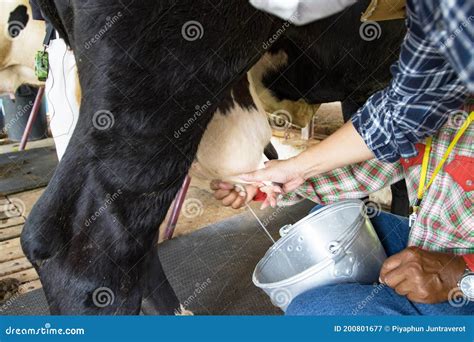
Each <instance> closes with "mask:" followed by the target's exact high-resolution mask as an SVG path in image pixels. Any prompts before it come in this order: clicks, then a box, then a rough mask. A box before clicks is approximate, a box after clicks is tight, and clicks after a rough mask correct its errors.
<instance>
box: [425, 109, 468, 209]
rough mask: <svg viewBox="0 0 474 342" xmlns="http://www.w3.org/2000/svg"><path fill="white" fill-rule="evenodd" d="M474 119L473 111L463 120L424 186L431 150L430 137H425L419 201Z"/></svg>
mask: <svg viewBox="0 0 474 342" xmlns="http://www.w3.org/2000/svg"><path fill="white" fill-rule="evenodd" d="M473 121H474V112H472V113H471V114H470V115H469V116H468V117H467V119H466V121H464V123H463V125H462V126H461V128H460V129H459V131H458V132H457V133H456V136H455V137H454V139H453V141H452V142H451V144H449V147H448V149H447V150H446V152H445V153H444V155H443V158H441V161H440V162H439V164H438V166H436V168H435V170H434V171H433V174H432V175H431V178H430V181H429V182H428V184H427V185H426V186H425V182H426V176H427V174H428V161H429V156H430V152H431V144H432V138H431V137H430V138H428V139H426V148H425V154H424V156H423V165H422V167H421V178H420V185H419V187H418V200H419V201H421V199H422V198H423V195H424V193H425V192H426V191H427V190H428V189H429V188H430V186H431V185H432V184H433V182H434V180H435V178H436V176H437V175H438V173H439V171H441V169H442V168H443V166H444V164H446V161H447V160H448V157H449V155H450V154H451V152H452V151H453V149H454V147H455V146H456V144H457V143H458V141H459V139H461V137H462V136H463V134H464V133H465V132H466V130H467V129H468V128H469V126H470V125H471V123H472V122H473Z"/></svg>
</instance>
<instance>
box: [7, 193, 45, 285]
mask: <svg viewBox="0 0 474 342" xmlns="http://www.w3.org/2000/svg"><path fill="white" fill-rule="evenodd" d="M25 216H26V212H25V203H24V202H23V201H22V200H20V199H19V198H17V197H16V195H11V196H7V197H1V198H0V280H2V279H5V278H15V279H18V280H19V281H20V283H21V285H20V293H25V292H29V291H32V290H35V289H38V288H40V287H41V283H40V281H39V277H38V274H37V273H36V271H35V269H34V268H33V266H32V265H31V264H30V262H29V261H28V260H27V259H26V257H25V255H24V254H23V251H22V249H21V245H20V234H21V231H22V229H23V225H24V223H25Z"/></svg>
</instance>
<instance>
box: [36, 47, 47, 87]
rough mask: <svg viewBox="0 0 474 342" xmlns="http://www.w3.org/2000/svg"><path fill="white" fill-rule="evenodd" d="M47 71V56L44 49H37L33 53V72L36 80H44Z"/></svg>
mask: <svg viewBox="0 0 474 342" xmlns="http://www.w3.org/2000/svg"><path fill="white" fill-rule="evenodd" d="M48 72H49V57H48V53H47V52H46V51H37V52H36V55H35V74H36V77H38V80H40V81H41V82H45V81H46V79H47V78H48Z"/></svg>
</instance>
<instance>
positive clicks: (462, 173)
mask: <svg viewBox="0 0 474 342" xmlns="http://www.w3.org/2000/svg"><path fill="white" fill-rule="evenodd" d="M471 107H472V108H469V110H470V111H473V110H474V105H473V106H471ZM466 117H467V114H466V113H461V112H458V115H454V116H452V117H451V118H450V119H449V120H448V122H447V123H446V124H445V125H444V126H443V127H442V129H440V131H439V132H438V133H437V134H436V135H435V136H434V137H433V145H432V151H431V155H430V161H429V168H428V175H427V179H428V180H429V179H430V177H431V174H432V172H433V170H434V169H435V167H436V166H437V165H438V163H439V162H440V160H441V158H442V156H443V154H444V153H445V151H446V149H447V148H448V146H449V144H450V143H451V141H452V140H453V139H454V136H455V135H456V133H457V131H458V129H459V127H460V125H461V124H462V122H463V120H464V119H465V118H466ZM417 150H418V155H417V156H415V157H413V158H409V159H407V158H404V159H402V160H400V161H398V162H395V163H386V162H381V161H379V160H377V159H373V160H370V161H367V162H363V163H360V164H356V165H353V166H349V167H344V168H340V169H336V170H334V171H332V172H328V173H326V174H323V175H321V176H318V177H317V178H312V179H309V180H308V181H307V182H306V183H305V184H304V185H303V186H301V187H300V188H298V189H297V191H296V192H294V193H289V194H286V195H285V196H283V198H282V199H280V201H279V205H290V204H293V203H295V202H297V201H300V200H302V199H304V198H308V199H310V200H312V201H314V202H316V203H322V204H328V203H331V202H337V201H340V200H342V199H353V198H362V197H365V196H367V195H368V194H370V193H372V192H375V191H377V190H380V189H382V188H384V187H386V186H388V185H389V184H392V183H395V182H397V181H399V180H401V179H403V178H405V180H406V182H407V187H408V193H409V198H410V203H411V204H412V205H413V204H414V203H415V202H416V198H417V190H418V185H419V182H420V175H421V164H422V160H423V154H424V145H422V144H418V145H417ZM473 208H474V124H471V126H470V127H469V128H468V129H467V131H466V132H465V133H464V135H463V136H462V138H461V139H460V140H459V142H458V143H457V144H456V146H455V148H454V150H453V151H452V153H451V155H450V156H449V158H448V160H447V162H446V164H445V166H444V167H443V170H442V171H440V173H439V174H438V176H437V177H436V179H435V181H434V183H433V185H432V186H431V187H430V188H429V190H428V191H427V192H426V193H425V195H424V198H423V202H422V204H421V208H420V211H419V214H418V218H417V220H416V222H415V224H414V225H413V227H412V229H411V233H410V240H409V245H410V246H418V247H420V248H423V249H425V250H433V251H441V252H446V253H452V254H458V255H466V254H473V253H474V215H473Z"/></svg>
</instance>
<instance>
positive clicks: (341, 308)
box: [286, 206, 474, 316]
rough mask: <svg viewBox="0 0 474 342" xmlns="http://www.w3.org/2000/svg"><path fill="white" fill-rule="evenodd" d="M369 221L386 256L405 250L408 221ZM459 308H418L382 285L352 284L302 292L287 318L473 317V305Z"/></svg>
mask: <svg viewBox="0 0 474 342" xmlns="http://www.w3.org/2000/svg"><path fill="white" fill-rule="evenodd" d="M319 208H321V206H317V207H315V208H314V209H313V210H312V211H314V210H317V209H319ZM371 221H372V225H373V226H374V228H375V231H376V232H377V235H378V236H379V238H380V241H381V242H382V245H383V247H384V249H385V252H386V253H387V255H388V256H391V255H393V254H396V253H398V252H400V251H402V250H403V249H405V248H406V246H407V244H408V235H409V232H410V228H409V226H408V219H407V218H405V217H400V216H395V215H392V214H389V213H385V212H380V213H379V214H378V215H376V216H375V217H374V218H372V219H371ZM461 304H464V305H451V304H450V303H449V302H444V303H440V304H418V303H414V302H411V301H409V300H408V299H407V298H406V297H404V296H400V295H398V294H397V293H396V292H395V291H394V290H392V289H391V288H389V287H388V286H385V285H381V284H376V285H361V284H357V283H353V284H340V285H331V286H323V287H320V288H316V289H313V290H310V291H308V292H305V293H303V294H301V295H299V296H298V297H296V298H295V299H294V300H293V301H292V302H291V304H290V305H289V307H288V309H287V311H286V315H290V316H293V315H310V316H318V315H474V302H468V303H461Z"/></svg>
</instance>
